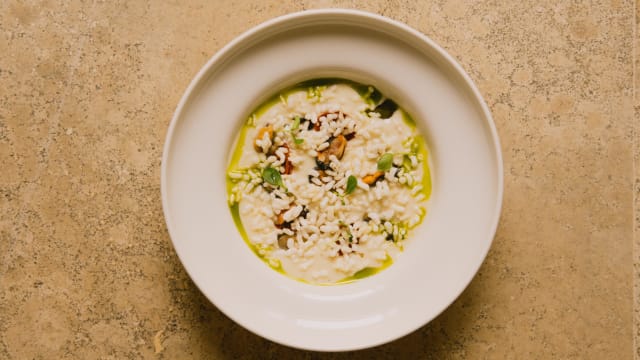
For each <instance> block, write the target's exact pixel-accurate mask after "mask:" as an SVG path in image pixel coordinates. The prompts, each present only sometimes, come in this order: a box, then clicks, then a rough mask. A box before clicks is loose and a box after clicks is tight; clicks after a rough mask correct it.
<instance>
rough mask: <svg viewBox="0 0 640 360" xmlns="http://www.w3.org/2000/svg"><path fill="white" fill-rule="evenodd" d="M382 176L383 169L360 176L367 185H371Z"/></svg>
mask: <svg viewBox="0 0 640 360" xmlns="http://www.w3.org/2000/svg"><path fill="white" fill-rule="evenodd" d="M383 176H384V171H376V172H374V173H373V174H369V175H366V176H365V177H363V178H362V181H364V183H365V184H367V185H369V186H373V185H374V184H375V183H376V182H377V181H378V180H380V179H382V178H383Z"/></svg>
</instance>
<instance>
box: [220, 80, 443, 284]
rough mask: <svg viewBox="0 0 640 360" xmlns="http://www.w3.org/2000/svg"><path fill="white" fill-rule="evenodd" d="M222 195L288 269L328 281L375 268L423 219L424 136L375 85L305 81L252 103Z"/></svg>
mask: <svg viewBox="0 0 640 360" xmlns="http://www.w3.org/2000/svg"><path fill="white" fill-rule="evenodd" d="M227 175H228V190H229V205H230V208H231V210H232V213H233V215H234V219H235V221H236V225H237V226H238V227H239V230H240V232H241V233H242V235H243V237H244V238H245V240H246V241H247V243H248V244H249V245H250V246H251V247H252V248H253V250H254V251H255V252H256V254H257V255H258V256H260V257H261V258H263V259H264V260H265V261H266V262H267V263H268V264H269V265H270V266H272V267H273V268H274V269H277V270H280V271H282V272H284V273H285V274H287V275H289V276H290V277H293V278H296V279H299V280H302V281H305V282H309V283H313V284H333V283H339V282H345V281H349V280H353V279H356V278H360V277H364V276H368V275H371V274H373V273H375V272H376V271H377V270H379V269H382V268H384V267H386V266H388V265H389V264H391V262H392V260H393V259H395V258H396V257H397V256H398V255H399V253H400V251H401V250H402V246H403V242H404V241H405V240H406V239H407V237H408V236H409V235H410V233H411V230H412V229H413V228H414V227H416V226H417V225H419V224H420V223H421V222H422V219H423V217H424V216H425V214H426V208H425V206H426V201H427V199H428V197H429V195H430V192H431V181H430V175H429V168H428V158H427V151H426V145H425V143H424V140H423V138H422V137H421V136H420V135H419V133H418V131H417V129H416V128H415V126H414V124H413V122H412V120H411V119H410V117H409V116H408V115H407V114H406V113H405V112H404V111H403V110H402V109H399V108H398V107H397V105H396V104H395V103H394V102H393V101H391V100H390V99H386V98H384V97H383V96H382V95H381V94H380V93H379V92H378V91H377V90H376V89H374V88H372V87H366V86H363V85H360V84H355V83H352V82H348V81H342V80H320V81H315V82H313V83H312V82H308V83H305V84H302V85H299V86H296V87H294V88H292V89H289V90H287V91H284V92H282V93H281V94H280V95H279V96H277V97H275V98H274V99H272V100H270V101H268V102H267V103H265V104H264V105H262V106H261V107H260V108H259V109H257V110H256V111H255V112H254V113H253V114H252V115H251V116H250V117H249V119H248V121H247V124H246V125H245V126H244V127H243V129H242V130H241V133H240V135H239V137H238V140H237V142H236V145H235V149H234V151H233V156H232V159H231V161H230V165H229V171H228V174H227Z"/></svg>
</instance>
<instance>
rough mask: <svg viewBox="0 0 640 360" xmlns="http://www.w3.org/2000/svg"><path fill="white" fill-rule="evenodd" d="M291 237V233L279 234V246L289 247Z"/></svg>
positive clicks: (281, 247) (284, 248)
mask: <svg viewBox="0 0 640 360" xmlns="http://www.w3.org/2000/svg"><path fill="white" fill-rule="evenodd" d="M290 238H291V236H289V235H285V234H281V235H279V236H278V247H279V248H280V249H283V250H287V249H288V248H289V245H288V244H287V242H289V239H290Z"/></svg>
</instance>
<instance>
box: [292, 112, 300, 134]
mask: <svg viewBox="0 0 640 360" xmlns="http://www.w3.org/2000/svg"><path fill="white" fill-rule="evenodd" d="M299 127H300V116H297V115H296V117H294V118H293V125H291V131H296V130H298V128H299Z"/></svg>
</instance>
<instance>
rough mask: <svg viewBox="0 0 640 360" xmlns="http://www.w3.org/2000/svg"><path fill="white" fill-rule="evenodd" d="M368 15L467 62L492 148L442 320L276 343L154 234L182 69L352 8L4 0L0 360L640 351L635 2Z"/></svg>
mask: <svg viewBox="0 0 640 360" xmlns="http://www.w3.org/2000/svg"><path fill="white" fill-rule="evenodd" d="M183 3H184V4H183ZM367 4H368V5H366V6H362V7H360V8H361V9H363V10H369V11H372V12H376V13H379V14H383V15H386V16H389V17H391V18H394V19H397V20H400V21H403V22H406V23H407V24H409V25H410V26H412V27H415V28H417V29H419V30H420V31H422V32H423V33H425V34H426V35H427V36H429V37H431V38H432V39H434V40H435V41H436V42H438V43H439V44H440V45H442V46H443V47H444V48H445V49H446V50H447V51H449V52H450V53H451V54H452V55H453V56H454V57H456V58H457V59H458V60H459V61H460V63H461V64H462V66H463V67H464V68H465V69H466V70H467V71H468V72H469V73H470V75H471V77H472V78H473V80H474V81H475V82H476V84H477V85H478V87H479V88H480V90H481V92H482V94H483V95H484V96H485V98H486V100H487V103H488V105H489V107H490V108H491V111H492V112H493V115H494V118H495V122H496V125H497V128H498V132H499V134H500V137H501V140H502V150H503V152H504V164H505V174H504V175H505V194H504V211H503V215H502V218H501V222H500V226H499V229H498V233H497V236H496V238H495V242H494V244H493V247H492V249H491V252H490V253H489V255H488V257H487V259H486V261H485V263H484V265H483V266H482V268H481V270H480V272H479V274H478V276H477V277H476V278H475V279H474V280H473V282H472V283H471V285H470V286H469V287H468V288H467V290H466V291H465V292H464V293H463V294H462V296H461V297H460V298H459V299H458V300H457V301H456V302H455V303H454V304H453V305H452V306H451V307H450V308H449V309H448V310H447V311H445V312H444V313H443V314H442V315H440V316H439V317H438V318H437V319H436V320H434V321H433V322H432V323H430V324H428V325H427V326H425V327H423V328H421V329H420V330H418V331H416V332H414V333H412V334H411V335H408V336H406V337H404V338H402V339H400V340H397V341H395V342H393V343H390V344H387V345H384V346H381V347H378V348H374V349H369V350H364V351H360V352H355V353H349V354H318V353H310V352H303V351H298V350H293V349H289V348H285V347H282V346H280V345H277V344H274V343H271V342H269V341H267V340H264V339H261V338H259V337H257V336H255V335H253V334H251V333H249V332H248V331H246V330H244V329H243V328H241V327H239V326H238V325H236V324H235V323H233V322H232V321H231V320H229V319H228V318H227V317H225V316H224V315H222V314H221V313H220V311H218V310H217V309H216V308H215V307H214V306H212V305H211V304H210V303H209V302H208V301H207V300H206V299H205V298H204V296H202V295H201V294H200V293H199V291H198V290H197V289H196V288H195V286H194V285H193V283H192V282H191V281H190V280H189V278H188V276H187V275H186V273H185V271H184V270H183V268H182V266H181V264H180V263H179V261H178V258H177V257H176V254H175V252H174V251H173V248H172V246H171V242H170V239H169V236H168V234H167V230H166V228H165V224H164V220H163V214H162V209H161V202H160V174H159V169H160V157H161V152H162V146H163V142H164V136H165V134H166V131H167V127H168V125H169V121H170V119H171V116H172V113H173V110H174V108H175V106H176V104H177V102H178V100H179V98H180V96H181V95H182V93H183V91H184V90H185V88H186V86H187V84H188V83H189V81H190V80H191V78H192V77H193V76H194V75H195V73H196V72H197V70H198V69H199V68H200V67H201V66H202V65H203V64H204V63H205V61H206V60H207V59H208V58H209V57H210V56H212V55H213V54H214V53H215V52H216V51H217V50H218V49H220V48H221V47H222V46H223V45H224V44H225V43H227V42H228V41H230V40H231V39H232V38H233V37H235V36H236V35H238V34H240V33H241V32H243V31H244V30H247V29H248V28H250V27H252V26H254V25H256V24H258V23H260V22H262V21H264V20H267V19H269V18H272V17H274V16H277V15H281V14H285V13H288V12H293V11H298V10H303V9H308V8H316V7H349V8H353V7H357V4H355V2H353V1H306V0H293V1H291V0H286V1H270V2H264V1H244V0H243V1H188V2H181V1H173V2H169V1H153V2H146V1H96V2H85V1H55V0H48V1H42V2H32V1H26V2H25V1H13V0H9V1H2V2H0V9H1V11H0V359H125V358H150V359H153V358H158V359H236V358H242V359H265V358H273V359H281V358H291V359H316V358H318V359H320V358H328V359H347V358H355V359H370V358H382V359H405V358H406V359H410V358H411V359H414V358H424V359H632V358H635V359H638V358H639V357H640V354H639V351H638V348H639V346H638V344H637V342H636V338H637V336H638V334H639V333H640V328H639V327H638V323H639V320H640V314H639V312H638V308H639V306H638V305H639V304H640V302H639V299H640V298H639V297H638V292H640V288H639V287H638V284H639V282H638V279H639V277H638V273H639V272H640V257H639V253H640V251H639V250H640V236H639V234H640V225H639V224H640V213H639V212H638V206H639V205H640V200H639V198H640V196H639V195H640V150H639V148H638V136H639V135H638V134H639V131H640V126H639V120H638V119H639V118H640V101H639V99H638V97H637V96H636V93H635V91H634V81H637V77H634V76H635V72H634V65H635V66H636V68H637V65H638V62H637V59H634V54H637V51H635V50H634V49H635V48H637V46H638V45H639V43H638V42H639V40H638V38H637V37H636V36H637V31H636V30H635V28H637V19H638V16H637V6H636V4H635V3H633V2H632V1H629V0H611V1H597V2H593V3H587V2H584V3H581V2H573V3H571V2H566V1H551V0H542V1H538V0H536V1H524V2H520V1H511V2H508V1H475V0H474V1H460V0H456V1H397V0H379V1H369V2H367ZM634 97H635V98H634ZM634 159H635V160H634ZM634 162H635V166H634ZM634 219H635V221H634ZM634 230H635V232H634ZM634 269H635V270H634ZM634 289H636V291H635V292H634Z"/></svg>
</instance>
